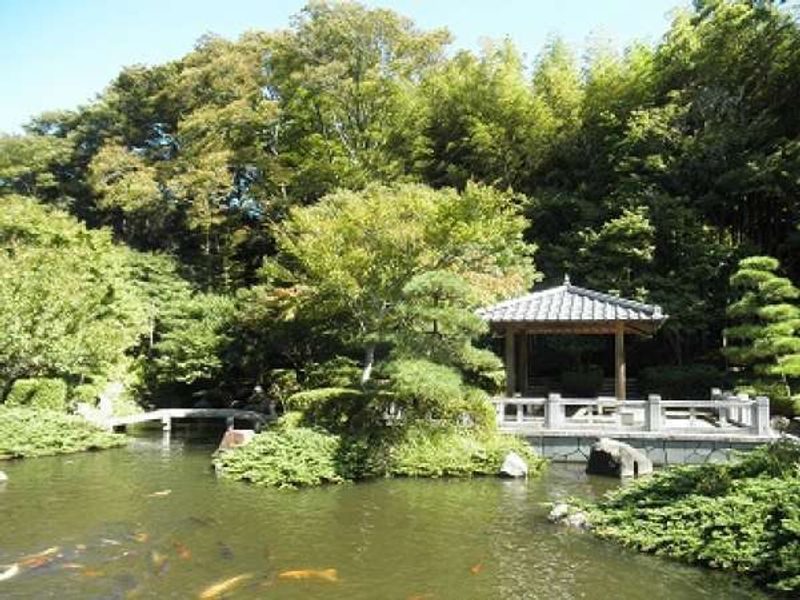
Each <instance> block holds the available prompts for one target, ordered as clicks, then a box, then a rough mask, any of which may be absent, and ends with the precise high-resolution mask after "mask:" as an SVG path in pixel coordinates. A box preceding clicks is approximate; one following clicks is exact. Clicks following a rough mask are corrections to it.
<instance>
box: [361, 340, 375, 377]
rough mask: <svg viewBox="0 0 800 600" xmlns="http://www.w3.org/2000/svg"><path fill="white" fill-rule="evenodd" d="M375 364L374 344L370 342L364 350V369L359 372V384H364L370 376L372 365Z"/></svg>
mask: <svg viewBox="0 0 800 600" xmlns="http://www.w3.org/2000/svg"><path fill="white" fill-rule="evenodd" d="M374 364H375V344H370V345H369V346H367V347H366V349H365V350H364V370H363V371H362V372H361V385H362V386H363V385H366V383H367V382H368V381H369V378H370V377H371V376H372V365H374Z"/></svg>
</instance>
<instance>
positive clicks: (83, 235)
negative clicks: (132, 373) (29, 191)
mask: <svg viewBox="0 0 800 600" xmlns="http://www.w3.org/2000/svg"><path fill="white" fill-rule="evenodd" d="M3 204H4V207H3V208H4V210H3V211H0V385H2V388H0V400H2V399H4V398H5V396H6V394H7V393H8V391H9V390H10V389H11V386H12V385H13V383H14V381H16V380H17V379H20V378H23V377H37V376H56V377H63V378H67V379H70V380H72V381H73V382H75V381H79V380H83V379H86V378H91V377H92V376H95V375H100V374H102V373H104V372H106V371H107V370H108V369H109V368H110V367H111V366H112V365H114V364H115V363H116V362H118V361H120V360H121V359H122V358H123V356H124V353H125V352H126V351H127V350H129V349H130V348H132V347H133V346H135V345H136V344H137V342H138V341H139V339H140V336H141V335H143V334H144V333H145V332H146V330H147V329H146V327H147V319H146V313H145V307H144V306H143V305H142V303H140V302H139V301H138V300H139V299H138V298H137V296H136V294H135V291H134V290H132V289H131V288H130V286H129V285H127V283H128V282H127V281H126V278H125V277H126V258H127V252H129V251H127V250H125V249H122V248H117V247H115V246H113V245H112V243H111V239H110V236H109V235H108V232H107V231H87V230H86V228H85V227H83V225H81V224H79V223H77V222H76V221H74V220H73V219H72V218H70V217H68V216H67V215H65V214H63V213H59V212H56V211H50V210H47V209H45V208H44V207H42V206H41V205H38V204H36V203H35V202H34V201H33V200H31V199H27V198H24V197H19V196H10V197H7V198H5V199H4V200H3Z"/></svg>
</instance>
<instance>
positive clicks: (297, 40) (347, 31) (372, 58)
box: [266, 1, 450, 202]
mask: <svg viewBox="0 0 800 600" xmlns="http://www.w3.org/2000/svg"><path fill="white" fill-rule="evenodd" d="M292 25H293V27H292V29H290V30H289V31H286V32H283V33H282V34H279V35H276V36H275V37H274V39H273V40H272V42H271V43H270V50H269V55H268V58H267V62H266V64H267V68H268V72H269V90H270V93H271V95H272V97H273V98H275V99H276V100H278V101H279V103H280V107H281V116H280V121H279V127H280V138H279V140H280V147H281V159H282V163H283V164H284V165H286V166H287V167H288V168H289V169H290V170H291V172H292V181H291V184H290V188H291V189H290V192H291V194H292V195H294V196H296V197H298V198H300V199H302V200H303V201H306V202H307V201H310V200H314V199H316V198H318V197H319V196H321V195H322V194H324V193H326V192H329V191H332V190H333V189H336V188H338V187H345V188H361V187H363V186H365V185H366V184H368V183H369V182H372V181H380V182H390V181H394V180H397V179H399V178H402V177H403V175H404V174H405V172H406V171H407V170H409V168H410V166H411V165H412V162H413V159H414V158H415V153H416V150H417V146H418V145H419V143H420V134H421V127H422V124H423V119H421V118H420V113H421V111H422V110H423V105H422V102H421V98H420V97H419V95H418V94H417V93H416V84H417V82H418V81H419V80H420V79H421V78H422V76H423V75H424V73H425V72H427V71H428V70H429V69H430V68H432V67H433V66H435V65H436V64H437V63H439V62H440V61H441V60H442V58H443V56H442V54H443V51H444V46H445V44H446V43H447V42H448V41H449V37H450V36H449V34H448V33H447V32H446V31H444V30H434V31H430V32H423V31H420V30H418V29H417V28H416V27H415V26H414V24H413V23H412V22H411V21H410V20H409V19H406V18H404V17H401V16H400V15H398V14H396V13H394V12H392V11H390V10H386V9H371V8H367V7H366V6H364V5H361V4H357V3H335V4H334V3H329V2H323V1H313V2H310V3H309V4H308V5H306V7H305V8H304V9H303V11H302V12H301V13H300V14H299V15H298V16H297V17H295V19H294V20H293V23H292Z"/></svg>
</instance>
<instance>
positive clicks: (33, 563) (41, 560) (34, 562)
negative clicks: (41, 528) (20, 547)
mask: <svg viewBox="0 0 800 600" xmlns="http://www.w3.org/2000/svg"><path fill="white" fill-rule="evenodd" d="M60 549H61V548H59V547H58V546H53V547H52V548H48V549H47V550H42V551H41V552H38V553H36V554H29V555H28V556H25V557H23V558H21V559H20V561H19V566H21V567H30V568H32V569H35V568H36V567H41V566H42V565H44V564H47V563H48V562H50V561H51V560H53V559H54V558H55V555H56V554H58V551H59V550H60Z"/></svg>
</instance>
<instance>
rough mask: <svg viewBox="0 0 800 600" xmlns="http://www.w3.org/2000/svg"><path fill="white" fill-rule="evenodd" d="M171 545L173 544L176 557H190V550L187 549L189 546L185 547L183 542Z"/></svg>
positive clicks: (185, 558) (186, 558) (184, 558)
mask: <svg viewBox="0 0 800 600" xmlns="http://www.w3.org/2000/svg"><path fill="white" fill-rule="evenodd" d="M173 546H175V552H176V553H177V554H178V558H180V559H182V560H189V559H190V558H192V551H191V550H189V548H187V547H186V546H185V545H184V544H181V543H180V542H175V543H174V544H173Z"/></svg>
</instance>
